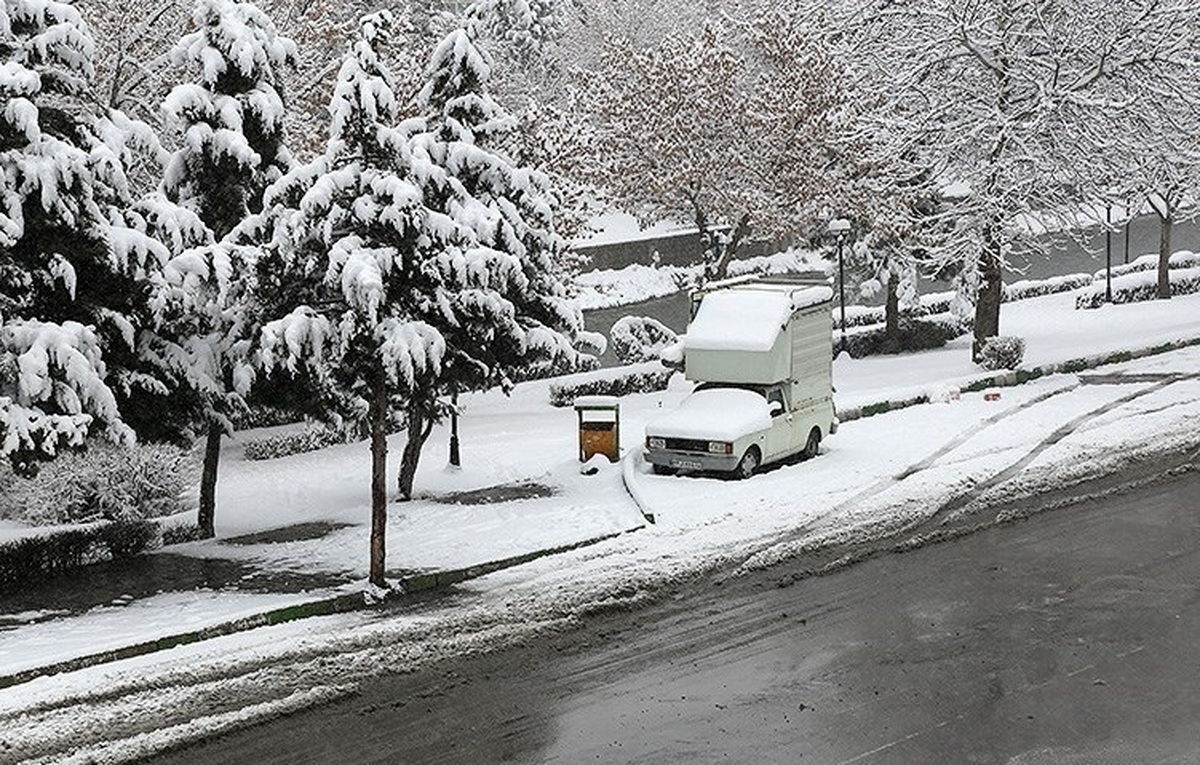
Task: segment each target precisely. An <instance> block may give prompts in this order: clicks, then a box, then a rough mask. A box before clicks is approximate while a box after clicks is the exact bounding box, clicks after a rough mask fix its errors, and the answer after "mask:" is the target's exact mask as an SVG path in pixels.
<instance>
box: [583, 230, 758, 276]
mask: <svg viewBox="0 0 1200 765" xmlns="http://www.w3.org/2000/svg"><path fill="white" fill-rule="evenodd" d="M575 251H576V252H577V253H579V254H581V255H586V256H588V257H589V258H590V260H589V262H588V263H587V265H585V266H584V269H585V270H593V269H595V270H606V269H608V270H617V269H621V268H624V267H626V266H628V265H632V264H634V263H640V264H642V265H644V266H648V265H651V264H652V263H653V262H654V253H655V252H657V253H658V255H659V261H658V262H659V265H664V266H687V265H692V264H694V263H700V262H702V261H703V260H704V250H703V249H702V248H701V246H700V234H698V233H697V232H695V231H687V232H683V233H678V234H664V235H663V236H656V237H649V238H646V239H633V240H628V241H624V242H608V243H605V244H591V245H589V244H587V243H586V241H585V242H583V243H581V244H577V245H575ZM771 251H772V249H771V248H770V247H769V246H768V245H767V244H766V243H765V242H750V243H743V244H742V245H741V246H739V247H738V257H739V258H748V257H753V256H755V255H765V254H767V253H768V252H771Z"/></svg>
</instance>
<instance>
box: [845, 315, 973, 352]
mask: <svg viewBox="0 0 1200 765" xmlns="http://www.w3.org/2000/svg"><path fill="white" fill-rule="evenodd" d="M964 332H966V328H965V327H964V326H963V324H962V322H961V321H959V320H958V319H956V318H954V317H952V316H950V315H949V314H944V315H941V316H930V317H927V318H924V319H914V318H908V317H905V318H902V319H901V320H900V329H899V332H898V333H897V335H896V337H895V338H889V337H888V336H887V332H886V329H885V328H884V327H883V326H879V325H876V326H872V327H868V328H865V329H855V330H853V331H851V332H847V333H846V335H845V337H844V338H843V337H842V336H841V334H835V335H834V338H833V353H834V355H835V356H836V355H837V354H839V353H841V352H842V351H843V350H844V351H846V352H847V353H849V354H850V356H851V357H852V358H856V359H861V358H864V357H866V356H876V355H879V354H885V353H907V352H911V351H926V350H930V349H932V348H941V347H942V346H943V345H945V344H946V343H948V342H949V341H951V340H953V339H954V338H956V337H958V336H960V335H962V334H963V333H964Z"/></svg>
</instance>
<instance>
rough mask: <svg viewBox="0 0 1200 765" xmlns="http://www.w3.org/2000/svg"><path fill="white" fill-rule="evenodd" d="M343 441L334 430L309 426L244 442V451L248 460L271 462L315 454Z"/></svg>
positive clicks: (343, 438)
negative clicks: (294, 455) (292, 456)
mask: <svg viewBox="0 0 1200 765" xmlns="http://www.w3.org/2000/svg"><path fill="white" fill-rule="evenodd" d="M345 441H346V438H345V436H344V435H343V434H342V433H341V431H339V430H338V429H336V428H333V427H330V426H328V425H310V426H308V427H306V428H305V429H304V430H301V431H297V432H295V433H282V434H280V435H276V436H268V437H266V438H256V439H252V440H250V441H247V442H246V446H245V448H244V451H245V454H246V459H248V460H273V459H278V458H280V457H289V456H291V455H293V454H304V453H306V452H315V451H317V450H318V449H324V448H325V447H327V446H334V445H336V444H341V443H345Z"/></svg>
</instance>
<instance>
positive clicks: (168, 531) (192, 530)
mask: <svg viewBox="0 0 1200 765" xmlns="http://www.w3.org/2000/svg"><path fill="white" fill-rule="evenodd" d="M203 538H204V534H203V533H202V532H201V530H200V526H198V525H197V524H195V523H176V524H172V525H169V526H168V525H164V526H163V527H162V544H163V546H164V547H165V546H166V545H179V544H183V543H184V542H195V541H197V540H200V539H203Z"/></svg>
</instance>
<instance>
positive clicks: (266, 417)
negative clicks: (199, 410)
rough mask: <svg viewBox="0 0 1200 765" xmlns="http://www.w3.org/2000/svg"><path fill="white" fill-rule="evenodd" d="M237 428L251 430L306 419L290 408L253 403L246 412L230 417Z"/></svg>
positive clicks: (289, 423)
mask: <svg viewBox="0 0 1200 765" xmlns="http://www.w3.org/2000/svg"><path fill="white" fill-rule="evenodd" d="M230 419H231V420H232V421H233V427H234V429H235V430H251V429H253V428H270V427H274V426H276V425H292V424H294V423H297V422H300V421H302V420H303V419H304V415H302V414H297V413H296V412H293V411H291V410H290V409H277V408H275V407H271V406H262V405H258V404H255V405H251V406H250V407H248V408H247V409H246V410H245V411H244V412H242V413H240V414H238V415H235V416H234V417H231V418H230Z"/></svg>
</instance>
